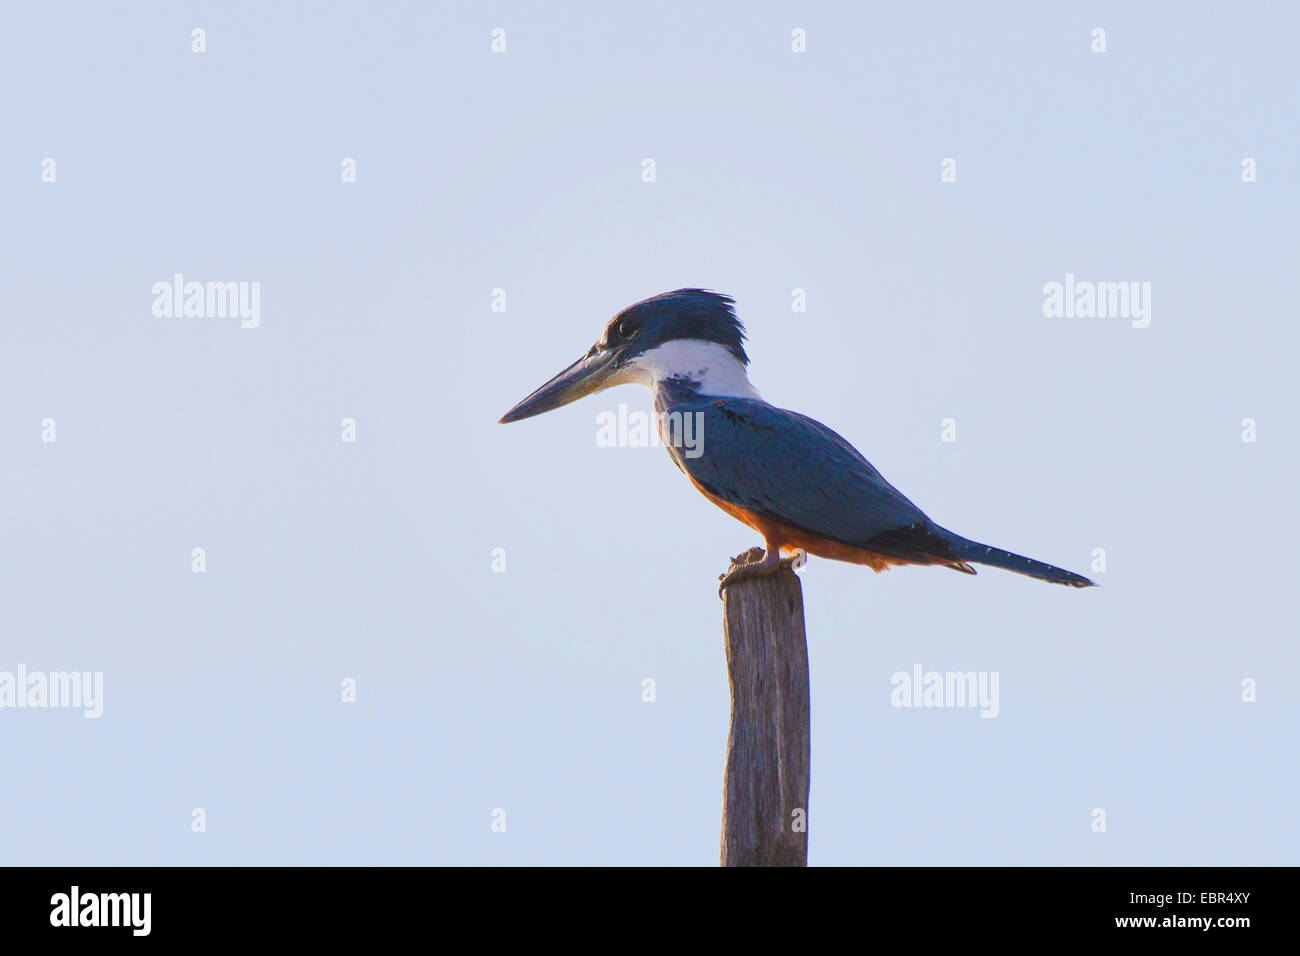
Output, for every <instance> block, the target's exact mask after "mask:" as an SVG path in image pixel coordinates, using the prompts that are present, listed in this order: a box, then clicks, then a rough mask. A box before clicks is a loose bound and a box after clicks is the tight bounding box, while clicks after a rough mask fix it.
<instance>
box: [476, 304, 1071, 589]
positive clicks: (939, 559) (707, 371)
mask: <svg viewBox="0 0 1300 956" xmlns="http://www.w3.org/2000/svg"><path fill="white" fill-rule="evenodd" d="M744 343H745V327H744V325H743V324H742V323H741V321H740V319H739V317H738V316H737V315H736V309H735V300H733V299H732V298H731V297H730V296H727V295H722V294H720V293H717V292H710V291H707V290H705V289H678V290H676V291H675V292H665V293H663V294H661V295H656V296H653V297H651V298H649V299H645V300H643V301H641V302H637V303H636V304H635V305H631V306H628V307H627V308H626V309H624V310H623V311H622V312H619V313H618V314H617V315H615V316H614V317H613V318H612V319H610V320H609V322H608V323H607V324H606V325H605V328H604V330H603V331H602V332H601V335H600V338H599V339H598V340H597V341H596V344H594V345H593V346H592V347H591V348H590V349H588V350H587V353H586V354H585V355H583V356H582V357H581V358H580V359H578V360H577V361H576V362H574V363H573V364H572V365H570V366H569V367H568V368H566V369H564V370H563V371H562V372H560V373H559V374H558V375H556V376H554V377H553V378H552V379H551V380H550V381H548V382H547V383H546V384H544V385H543V386H542V387H541V388H539V389H537V390H536V391H535V392H533V393H532V394H531V395H529V396H528V397H527V398H525V399H524V400H523V401H521V402H519V404H517V405H515V407H514V408H512V409H510V411H508V412H506V413H505V414H504V415H503V416H501V423H502V424H504V423H506V422H516V421H519V420H520V419H524V418H531V417H532V416H534V415H540V414H542V413H543V412H548V411H551V410H552V409H555V408H559V407H560V406H562V405H567V404H569V403H570V402H573V401H576V400H577V399H579V398H581V397H583V396H584V395H590V394H592V393H594V392H599V391H602V390H604V389H606V388H611V387H612V386H615V385H622V384H625V383H636V384H639V385H644V386H645V387H646V388H648V389H649V390H650V392H651V394H652V395H653V397H654V408H655V413H656V414H655V418H656V422H657V426H658V430H659V434H660V438H661V441H662V444H663V445H664V447H665V448H667V450H668V453H669V455H671V457H672V459H673V462H674V463H675V464H676V465H677V467H678V468H679V469H680V470H681V471H682V473H683V474H685V475H686V477H687V478H688V479H689V480H690V482H691V484H693V485H694V486H695V487H696V488H697V489H698V490H699V491H700V493H701V494H703V495H704V497H706V498H708V499H709V501H711V502H713V503H714V504H715V505H717V506H718V507H719V508H721V509H722V510H723V511H725V512H726V513H727V514H729V515H731V516H732V517H734V518H737V519H739V520H740V521H742V522H744V523H745V524H747V525H749V527H751V528H753V529H754V530H755V531H757V532H758V533H759V535H761V536H762V538H763V556H762V558H761V559H753V560H750V561H748V562H747V563H743V564H739V565H736V566H734V567H733V568H732V569H731V570H730V571H728V572H727V574H725V575H722V576H721V585H720V587H719V589H718V593H719V595H721V594H722V592H723V590H724V589H725V588H726V587H727V586H728V585H729V584H731V583H733V582H735V581H736V580H739V579H743V578H749V577H756V576H761V575H765V574H772V573H773V572H775V571H777V570H779V569H780V568H781V565H782V561H783V560H786V561H789V560H792V559H795V558H797V557H798V552H800V551H802V552H804V554H811V555H816V556H818V557H824V558H830V559H832V560H836V561H849V562H852V563H854V564H862V565H866V566H867V567H869V568H871V569H872V570H873V571H875V572H877V573H879V572H881V571H884V570H886V569H888V568H891V567H894V566H897V565H908V564H916V565H937V566H941V567H945V568H952V569H953V570H954V571H961V572H963V573H965V574H975V573H976V572H975V568H973V567H972V566H971V565H973V564H982V565H987V566H988V567H994V568H1003V569H1005V570H1007V571H1014V572H1016V573H1017V574H1023V575H1026V576H1028V577H1031V578H1037V579H1038V580H1040V581H1048V582H1051V583H1052V584H1063V585H1065V586H1067V587H1073V588H1083V587H1090V586H1092V585H1093V582H1092V581H1089V580H1088V579H1087V578H1085V577H1083V576H1082V575H1079V574H1075V573H1074V572H1072V571H1066V570H1064V569H1062V568H1058V567H1054V566H1053V565H1050V564H1046V563H1044V562H1042V561H1035V560H1034V559H1033V558H1026V557H1024V556H1022V555H1019V554H1014V553H1012V552H1010V551H1003V550H1002V549H1001V548H994V547H990V546H989V545H987V544H979V543H978V542H975V541H971V540H969V539H967V538H963V537H962V536H961V535H958V534H954V533H953V532H951V531H948V530H947V529H946V528H942V527H940V526H939V525H937V524H935V523H934V522H933V521H931V520H930V519H929V518H928V517H926V515H925V513H924V512H923V511H921V509H920V508H918V507H917V506H916V505H914V504H912V502H911V501H909V500H908V499H907V498H906V497H904V496H903V494H902V493H901V492H900V491H899V490H898V489H897V488H895V487H894V486H893V485H891V484H890V483H889V482H887V481H886V480H885V479H884V478H883V477H882V476H881V474H880V472H878V471H877V470H876V469H875V468H874V467H873V466H872V464H871V463H870V462H869V461H867V459H866V458H864V457H863V456H862V454H861V453H860V452H859V451H858V450H857V449H856V448H854V447H853V446H852V445H850V444H849V443H848V442H847V441H846V440H845V439H844V438H842V437H840V436H839V435H838V434H837V433H835V432H834V431H832V430H831V429H829V428H827V427H826V426H825V425H823V424H822V423H821V422H819V421H815V420H814V419H812V418H809V417H808V416H807V415H800V414H799V413H798V412H792V411H787V410H786V409H783V408H777V407H776V406H774V405H770V404H768V403H767V402H766V401H764V400H763V398H762V396H760V395H759V393H758V391H757V390H756V389H755V388H754V386H753V385H751V384H750V382H749V375H748V373H747V369H748V366H749V356H748V355H746V354H745V346H744ZM683 423H685V424H683ZM687 426H693V431H694V440H693V441H690V442H686V441H683V440H682V439H683V434H684V433H686V432H687V431H688V427H687ZM783 555H785V556H786V557H783Z"/></svg>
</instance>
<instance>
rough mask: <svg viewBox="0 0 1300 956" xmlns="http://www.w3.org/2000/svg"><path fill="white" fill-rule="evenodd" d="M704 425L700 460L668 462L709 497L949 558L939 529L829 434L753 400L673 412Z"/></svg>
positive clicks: (900, 551) (678, 454)
mask: <svg viewBox="0 0 1300 956" xmlns="http://www.w3.org/2000/svg"><path fill="white" fill-rule="evenodd" d="M668 411H670V412H680V413H682V414H691V415H694V416H698V417H697V418H695V419H694V421H696V422H698V425H697V429H698V430H699V434H698V435H697V436H696V441H697V442H698V451H699V454H698V455H697V457H691V455H692V454H695V451H694V450H693V449H691V448H689V447H685V446H683V447H674V446H673V444H672V443H669V452H670V454H671V455H672V457H673V459H674V461H676V463H677V465H678V467H680V468H681V469H682V470H683V471H685V472H686V473H687V474H688V475H689V476H690V477H691V479H692V480H694V481H695V483H696V484H698V485H699V486H700V487H701V488H703V489H704V490H705V491H707V492H708V493H709V494H711V495H713V496H715V497H717V498H720V499H722V500H723V501H726V502H728V503H729V504H733V505H736V506H738V507H741V508H744V509H746V510H747V511H751V512H754V513H756V514H758V515H761V516H763V517H765V518H769V519H773V520H775V521H779V522H781V523H783V524H786V525H791V526H793V527H796V528H799V529H802V530H804V531H808V532H812V533H813V534H815V535H818V536H820V537H824V538H829V539H831V540H833V541H838V542H841V543H843V544H848V545H852V546H855V547H868V548H870V549H871V550H873V551H879V552H881V553H885V554H896V555H898V556H900V557H913V558H920V557H940V558H942V557H945V556H946V552H947V548H946V546H945V545H944V539H943V537H942V536H943V535H944V534H946V533H945V532H943V530H942V529H940V528H938V527H937V526H935V525H933V524H932V523H931V522H930V521H929V519H928V518H926V516H925V514H924V513H923V512H922V511H921V509H919V508H918V507H916V505H914V504H912V502H910V501H908V500H907V498H905V497H904V496H903V495H902V493H901V492H899V491H898V489H896V488H895V487H894V486H893V485H891V484H890V483H889V482H887V481H885V479H884V478H883V477H881V474H880V472H878V471H877V470H876V469H875V468H874V467H872V465H871V463H870V462H868V461H867V460H866V459H865V458H863V457H862V455H861V454H860V453H859V452H858V450H857V449H855V448H854V447H853V446H852V445H850V444H849V443H848V442H847V441H845V440H844V439H843V438H841V437H840V436H839V435H837V434H836V433H835V432H833V431H831V429H829V428H827V427H826V426H825V425H823V424H821V423H820V422H817V421H814V420H813V419H811V418H808V417H807V416H806V415H800V414H798V413H797V412H791V411H786V410H784V409H780V408H775V407H773V406H771V405H769V404H767V403H766V402H763V401H759V400H755V399H730V398H729V399H716V400H701V401H697V402H686V403H682V404H678V405H673V406H671V408H670V409H668Z"/></svg>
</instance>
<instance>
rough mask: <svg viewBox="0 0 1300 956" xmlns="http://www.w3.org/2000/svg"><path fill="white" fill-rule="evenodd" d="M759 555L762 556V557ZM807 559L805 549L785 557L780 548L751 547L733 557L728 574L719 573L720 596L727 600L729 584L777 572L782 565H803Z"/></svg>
mask: <svg viewBox="0 0 1300 956" xmlns="http://www.w3.org/2000/svg"><path fill="white" fill-rule="evenodd" d="M759 555H762V557H761V558H760V557H759ZM805 560H807V558H806V556H805V555H804V553H803V551H796V552H795V553H794V556H793V557H789V558H783V557H781V551H780V549H778V548H768V549H767V551H766V552H764V551H763V549H762V548H750V549H749V550H748V551H746V552H745V553H744V554H738V555H736V556H735V557H734V558H732V559H731V567H730V568H729V569H728V570H727V573H726V574H719V575H718V581H719V582H721V583H719V584H718V597H719V598H722V599H723V600H726V597H725V594H724V592H725V591H726V590H727V586H728V585H731V584H735V583H736V582H737V581H743V580H745V579H746V578H761V577H764V576H766V575H768V574H775V573H776V572H777V571H779V570H781V568H782V566H787V567H796V568H797V567H801V566H802V565H803V562H804V561H805Z"/></svg>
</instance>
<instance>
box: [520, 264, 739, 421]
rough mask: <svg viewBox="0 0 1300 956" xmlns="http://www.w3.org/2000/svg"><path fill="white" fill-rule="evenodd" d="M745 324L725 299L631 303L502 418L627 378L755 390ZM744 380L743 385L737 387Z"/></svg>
mask: <svg viewBox="0 0 1300 956" xmlns="http://www.w3.org/2000/svg"><path fill="white" fill-rule="evenodd" d="M744 341H745V328H744V326H743V325H741V323H740V319H738V318H737V317H736V310H735V304H734V302H733V300H732V299H731V297H730V296H725V295H720V294H718V293H717V292H707V291H705V290H704V289H678V290H677V291H676V292H665V293H663V294H661V295H656V296H654V297H653V298H649V299H645V300H643V301H641V302H638V303H636V304H635V305H630V306H628V307H627V308H626V309H624V310H623V311H622V312H620V313H619V314H618V315H616V316H614V317H613V318H612V319H610V320H609V322H607V323H606V324H605V328H604V330H603V331H602V332H601V334H600V338H598V339H597V340H596V344H595V345H593V346H592V347H591V348H590V349H588V350H587V354H586V355H584V356H582V358H580V359H578V360H577V361H576V362H574V363H573V364H572V365H570V366H569V367H568V368H566V369H565V370H564V371H562V372H560V373H559V374H558V375H556V376H555V377H554V378H552V379H551V380H550V381H549V382H547V383H546V384H545V385H543V386H542V387H541V388H539V389H537V391H535V392H533V393H532V394H531V395H529V396H528V397H527V398H525V399H524V400H523V401H521V402H520V403H519V404H518V405H516V406H515V407H514V408H512V409H510V411H508V412H506V413H505V414H504V415H502V416H501V422H502V423H505V422H517V421H519V420H520V419H521V418H531V417H532V416H534V415H540V414H542V412H549V411H551V409H554V408H559V407H560V406H561V405H567V404H569V403H570V402H572V401H576V400H577V399H579V398H582V396H584V395H590V394H592V393H593V392H599V391H601V390H603V389H606V388H610V387H611V386H614V385H622V384H624V383H625V382H637V383H640V384H642V385H649V386H653V385H654V384H655V383H656V382H662V381H665V380H668V379H681V380H682V381H685V382H691V383H693V384H694V385H695V386H696V387H697V388H698V389H700V390H702V391H703V394H708V395H735V394H751V393H752V394H757V393H754V392H753V389H752V388H751V387H750V386H749V383H748V380H747V379H746V377H745V366H746V365H747V364H749V356H747V355H746V354H745V346H744ZM741 383H743V385H742V384H741Z"/></svg>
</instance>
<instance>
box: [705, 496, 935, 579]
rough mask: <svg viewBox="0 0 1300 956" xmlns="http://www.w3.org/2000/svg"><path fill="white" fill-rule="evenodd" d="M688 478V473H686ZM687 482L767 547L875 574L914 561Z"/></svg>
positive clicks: (914, 562) (913, 562)
mask: <svg viewBox="0 0 1300 956" xmlns="http://www.w3.org/2000/svg"><path fill="white" fill-rule="evenodd" d="M687 477H688V478H690V475H687ZM691 484H693V485H695V487H696V489H697V490H698V491H699V493H700V494H702V495H704V497H706V498H708V499H709V500H710V501H712V502H713V503H714V504H715V505H717V506H718V507H719V508H721V509H722V510H723V511H725V512H726V513H727V514H729V515H731V516H732V517H733V518H735V519H736V520H737V521H741V522H744V523H745V524H747V525H749V526H750V527H751V528H753V529H754V530H755V531H757V532H758V533H759V534H761V535H762V536H763V542H764V544H765V546H766V547H767V548H768V549H769V550H770V549H772V548H778V549H779V548H784V549H785V550H786V551H791V550H793V549H794V548H802V549H803V550H804V551H806V552H807V553H808V554H813V555H816V556H817V557H819V558H830V559H831V560H832V561H847V562H849V563H850V564H865V565H866V566H867V567H869V568H870V569H871V570H872V571H875V572H877V573H879V572H881V571H884V570H885V569H886V568H889V567H892V566H894V565H898V564H918V563H920V562H917V561H908V560H906V559H904V558H895V557H892V556H887V555H883V554H876V553H875V552H874V551H867V550H866V549H864V548H855V547H853V546H852V545H849V544H844V543H842V542H839V541H832V540H831V539H830V538H823V537H822V536H821V535H816V534H811V533H810V532H807V531H803V530H801V529H799V528H792V527H790V526H789V525H787V524H782V523H781V522H779V521H774V520H772V519H771V518H766V517H764V516H763V515H760V514H755V513H754V512H752V511H750V510H749V509H748V508H742V507H740V506H739V505H734V504H732V503H731V502H729V501H723V500H722V499H721V498H719V497H717V496H715V495H711V494H709V492H707V491H705V490H704V489H703V488H701V487H700V486H699V484H698V483H697V482H696V481H695V479H694V478H691Z"/></svg>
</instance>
